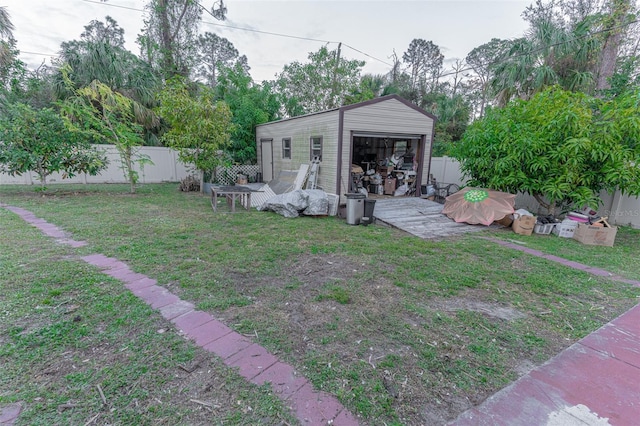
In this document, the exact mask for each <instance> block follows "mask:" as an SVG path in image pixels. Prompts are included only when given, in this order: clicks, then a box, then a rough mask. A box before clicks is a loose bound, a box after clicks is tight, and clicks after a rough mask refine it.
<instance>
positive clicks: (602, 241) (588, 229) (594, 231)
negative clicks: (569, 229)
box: [573, 223, 618, 247]
mask: <svg viewBox="0 0 640 426" xmlns="http://www.w3.org/2000/svg"><path fill="white" fill-rule="evenodd" d="M617 233H618V227H617V226H610V227H604V226H593V225H589V224H586V223H579V224H578V227H577V228H576V230H575V232H574V233H573V239H574V240H576V241H580V242H581V243H582V244H587V245H590V246H606V247H613V243H614V242H615V240H616V234H617Z"/></svg>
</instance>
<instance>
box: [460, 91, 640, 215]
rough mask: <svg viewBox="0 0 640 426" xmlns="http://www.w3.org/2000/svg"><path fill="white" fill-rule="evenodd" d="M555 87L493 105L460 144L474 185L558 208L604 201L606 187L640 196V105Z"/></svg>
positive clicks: (630, 97) (464, 165) (627, 98)
mask: <svg viewBox="0 0 640 426" xmlns="http://www.w3.org/2000/svg"><path fill="white" fill-rule="evenodd" d="M639 94H640V93H634V94H632V95H628V96H625V97H621V98H620V99H614V100H611V101H607V102H605V101H602V100H600V99H596V98H593V97H590V96H588V95H586V94H583V93H571V92H568V91H565V90H562V89H561V88H559V87H551V88H548V89H546V90H544V91H542V92H539V93H538V94H536V95H534V96H533V97H532V98H531V100H529V101H524V100H516V101H513V102H511V103H510V104H509V105H507V106H506V107H504V108H500V109H491V110H489V111H488V113H487V115H486V116H485V118H484V119H482V120H478V121H476V122H475V123H473V124H472V125H471V126H469V128H468V129H467V131H466V133H465V134H464V137H463V139H462V141H461V142H460V143H459V144H458V146H457V147H456V148H455V151H454V156H455V157H456V158H457V159H458V160H459V161H460V162H461V167H462V170H463V171H464V173H465V174H466V175H467V176H469V177H470V178H471V181H470V182H469V184H470V185H474V186H482V187H487V188H492V189H497V190H501V191H506V192H513V193H515V192H518V191H521V192H525V193H529V194H531V195H533V196H534V197H535V198H536V199H537V200H538V201H539V202H540V204H541V205H542V206H543V207H545V208H547V209H548V210H549V212H550V213H551V214H555V211H556V207H557V206H559V205H563V204H567V205H569V206H580V207H581V206H583V205H585V204H586V205H589V206H591V207H592V208H596V207H597V203H598V198H597V194H598V193H599V192H600V191H601V190H607V191H614V190H616V189H620V190H621V191H622V192H623V193H628V194H631V195H639V194H640V161H638V160H639V159H640V149H639V148H638V146H637V145H636V146H633V145H632V144H630V143H629V142H628V141H630V140H634V141H637V140H638V138H640V120H638V117H640V107H639V105H638V96H639Z"/></svg>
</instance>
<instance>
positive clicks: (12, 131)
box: [0, 104, 108, 189]
mask: <svg viewBox="0 0 640 426" xmlns="http://www.w3.org/2000/svg"><path fill="white" fill-rule="evenodd" d="M107 164H108V163H107V158H106V157H105V155H104V154H103V153H101V152H100V151H98V150H96V149H94V148H93V147H92V146H91V145H90V143H89V140H88V139H87V138H85V137H84V136H83V135H82V134H80V133H79V132H75V131H72V130H71V129H69V128H68V127H67V126H66V125H65V123H64V120H63V119H62V117H60V115H59V114H58V113H57V112H55V111H54V110H53V109H51V108H46V109H41V110H34V109H33V108H31V107H30V106H28V105H25V104H13V105H12V106H11V107H10V108H8V110H7V111H5V113H4V114H3V115H2V118H1V119H0V171H1V172H4V173H8V174H10V175H12V176H15V175H21V174H22V173H26V172H28V171H34V172H36V173H37V174H38V178H39V180H40V184H41V188H42V189H45V187H46V185H47V177H48V176H49V175H51V174H52V173H54V172H64V175H66V176H70V177H73V176H74V175H76V174H78V173H87V174H90V175H92V176H95V175H96V174H98V173H99V172H100V171H101V170H103V169H104V168H106V166H107Z"/></svg>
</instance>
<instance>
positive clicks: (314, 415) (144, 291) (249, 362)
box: [0, 204, 358, 426]
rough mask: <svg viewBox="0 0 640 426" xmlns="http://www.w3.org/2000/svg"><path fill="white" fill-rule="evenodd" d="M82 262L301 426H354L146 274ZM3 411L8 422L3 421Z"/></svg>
mask: <svg viewBox="0 0 640 426" xmlns="http://www.w3.org/2000/svg"><path fill="white" fill-rule="evenodd" d="M0 207H5V208H6V209H8V210H10V211H12V212H14V213H16V214H17V215H19V216H20V217H22V218H23V219H24V220H25V221H26V222H28V223H30V224H32V225H33V226H35V227H37V228H38V229H40V230H41V231H42V232H43V233H44V234H46V235H48V236H50V237H53V238H55V239H56V240H57V241H58V242H59V243H61V244H67V245H70V246H72V247H82V246H85V245H87V243H86V242H85V241H75V240H73V239H71V238H68V236H67V235H66V234H65V233H64V232H63V231H62V230H61V229H59V228H58V227H57V226H55V225H52V224H49V223H47V222H46V221H44V220H43V219H39V218H37V217H36V216H35V215H34V214H33V213H31V212H29V211H28V210H25V209H22V208H19V207H12V206H6V205H2V204H0ZM82 260H84V261H85V262H87V263H89V264H91V265H94V266H96V267H98V268H100V269H101V270H102V271H103V272H104V273H105V274H107V275H110V276H112V277H114V278H116V279H118V280H120V281H122V282H123V283H124V285H125V287H126V288H128V289H129V290H131V292H133V294H135V295H136V296H137V297H139V298H140V299H142V300H143V301H144V302H145V303H147V304H148V305H150V306H151V307H152V308H153V309H157V310H159V312H160V314H161V315H162V316H163V317H164V318H165V319H167V320H168V321H171V322H172V323H173V324H174V326H175V327H176V328H177V329H178V330H180V331H181V332H182V333H184V334H185V335H186V336H187V337H188V338H189V339H191V340H193V341H194V343H195V344H196V345H198V346H200V347H202V348H204V349H205V350H207V351H209V352H211V353H214V354H216V355H217V356H219V357H220V358H222V359H223V361H224V363H225V364H226V365H228V366H229V367H235V368H237V369H238V373H239V374H240V375H241V376H243V377H244V378H246V379H247V380H249V381H250V382H251V383H255V384H257V385H262V384H264V383H266V382H270V383H271V387H272V389H273V391H274V393H275V394H276V395H277V396H278V397H280V398H281V399H282V400H283V401H284V402H285V404H287V405H288V406H289V407H290V409H291V410H292V412H293V413H294V415H295V416H296V417H297V418H298V419H299V420H300V423H302V424H303V425H309V426H311V425H313V426H315V425H327V424H331V425H335V426H340V425H344V426H354V425H358V421H357V419H356V418H355V416H353V415H352V414H351V413H350V412H349V411H348V410H347V409H346V408H344V407H343V406H342V405H341V404H340V403H339V402H338V400H337V399H336V398H335V397H334V396H333V395H331V394H328V393H326V392H321V391H317V390H315V389H314V388H313V386H312V385H311V383H310V382H309V381H308V380H307V379H305V378H304V377H302V376H300V375H299V374H298V373H297V372H296V371H295V369H294V368H293V367H292V366H290V365H289V364H287V363H284V362H282V361H280V360H279V359H278V358H277V357H276V356H274V355H272V354H270V353H269V352H268V351H267V350H266V349H265V348H263V347H262V346H260V345H258V344H256V343H254V342H252V341H251V340H250V339H248V338H246V337H245V336H243V335H241V334H239V333H237V332H235V331H233V330H231V329H230V328H229V327H227V326H226V325H225V324H223V323H222V322H220V321H218V320H216V319H215V318H213V317H212V316H211V315H210V314H208V313H206V312H203V311H198V310H196V309H195V308H194V305H193V304H192V303H191V302H188V301H184V300H181V299H180V298H179V297H178V296H176V295H175V294H173V293H171V292H170V291H169V290H167V289H166V288H164V287H162V286H160V285H158V282H157V281H156V280H154V279H152V278H149V277H147V276H146V275H143V274H139V273H136V272H134V271H132V270H131V269H130V268H129V266H128V265H127V264H125V263H124V262H121V261H119V260H118V259H115V258H111V257H107V256H104V255H102V254H91V255H88V256H84V257H82ZM20 409H21V406H20V405H17V406H15V407H14V406H9V407H5V409H3V411H2V417H0V419H2V420H3V423H1V424H7V425H9V424H13V422H14V421H15V420H16V418H17V416H18V415H19V413H20ZM5 411H6V413H7V414H6V421H5V417H4V416H5Z"/></svg>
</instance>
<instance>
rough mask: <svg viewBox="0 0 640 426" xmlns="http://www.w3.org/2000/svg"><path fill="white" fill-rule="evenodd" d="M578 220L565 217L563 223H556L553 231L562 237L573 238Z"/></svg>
mask: <svg viewBox="0 0 640 426" xmlns="http://www.w3.org/2000/svg"><path fill="white" fill-rule="evenodd" d="M577 227H578V222H576V221H575V220H571V219H565V220H563V221H562V222H561V223H556V226H555V228H553V233H554V234H556V235H557V236H558V237H562V238H573V233H574V232H576V228H577Z"/></svg>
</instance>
